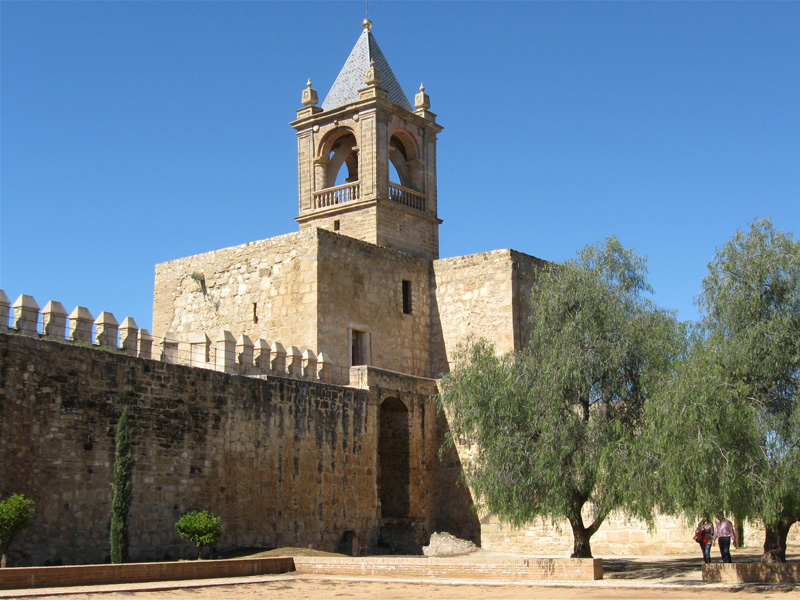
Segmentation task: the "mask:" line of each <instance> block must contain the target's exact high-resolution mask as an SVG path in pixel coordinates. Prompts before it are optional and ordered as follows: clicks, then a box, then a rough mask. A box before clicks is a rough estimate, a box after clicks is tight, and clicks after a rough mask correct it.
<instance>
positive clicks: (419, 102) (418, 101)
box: [414, 83, 431, 110]
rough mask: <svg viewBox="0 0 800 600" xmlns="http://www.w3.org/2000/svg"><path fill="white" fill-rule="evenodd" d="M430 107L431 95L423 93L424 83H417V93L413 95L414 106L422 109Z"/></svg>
mask: <svg viewBox="0 0 800 600" xmlns="http://www.w3.org/2000/svg"><path fill="white" fill-rule="evenodd" d="M430 107H431V97H430V96H428V94H426V93H425V85H424V84H422V83H420V84H419V94H417V95H416V96H414V108H416V109H418V110H424V109H428V108H430Z"/></svg>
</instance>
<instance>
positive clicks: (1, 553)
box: [0, 549, 6, 569]
mask: <svg viewBox="0 0 800 600" xmlns="http://www.w3.org/2000/svg"><path fill="white" fill-rule="evenodd" d="M5 568H6V551H5V549H2V550H0V569H5Z"/></svg>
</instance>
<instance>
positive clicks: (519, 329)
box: [431, 250, 545, 376]
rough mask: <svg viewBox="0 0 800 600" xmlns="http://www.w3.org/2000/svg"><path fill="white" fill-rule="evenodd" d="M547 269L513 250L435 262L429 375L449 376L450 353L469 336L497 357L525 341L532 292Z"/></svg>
mask: <svg viewBox="0 0 800 600" xmlns="http://www.w3.org/2000/svg"><path fill="white" fill-rule="evenodd" d="M542 264H545V261H542V260H540V259H538V258H535V257H533V256H529V255H527V254H522V253H520V252H515V251H513V250H494V251H492V252H484V253H481V254H470V255H468V256H457V257H455V258H445V259H442V260H437V261H434V262H433V276H434V282H433V293H434V307H433V311H434V314H433V330H432V331H431V338H432V346H433V351H432V354H433V360H432V366H433V375H434V376H438V375H440V374H441V373H447V372H449V370H450V367H449V364H450V363H451V362H452V361H453V355H454V352H455V350H456V348H457V346H458V344H459V343H460V342H463V341H465V340H466V339H468V338H469V336H473V337H476V338H480V337H483V338H486V339H487V340H489V341H491V342H493V343H494V344H495V345H496V348H497V351H498V352H499V353H506V352H511V351H513V350H515V349H518V348H520V347H521V345H522V344H523V343H524V342H525V341H527V335H528V324H527V323H528V315H529V308H528V307H529V306H530V289H531V287H532V285H533V281H534V279H535V272H536V269H537V268H538V267H539V266H540V265H542Z"/></svg>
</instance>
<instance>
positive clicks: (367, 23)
mask: <svg viewBox="0 0 800 600" xmlns="http://www.w3.org/2000/svg"><path fill="white" fill-rule="evenodd" d="M361 24H362V25H363V26H364V29H372V21H370V20H369V19H364V21H363V22H362V23H361Z"/></svg>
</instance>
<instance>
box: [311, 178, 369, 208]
mask: <svg viewBox="0 0 800 600" xmlns="http://www.w3.org/2000/svg"><path fill="white" fill-rule="evenodd" d="M359 192H360V187H359V183H358V182H357V181H355V182H353V183H345V184H344V185H337V186H336V187H331V188H326V189H324V190H320V191H319V192H314V209H317V208H326V207H328V206H336V205H337V204H344V203H345V202H355V201H356V200H358V198H359Z"/></svg>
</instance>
